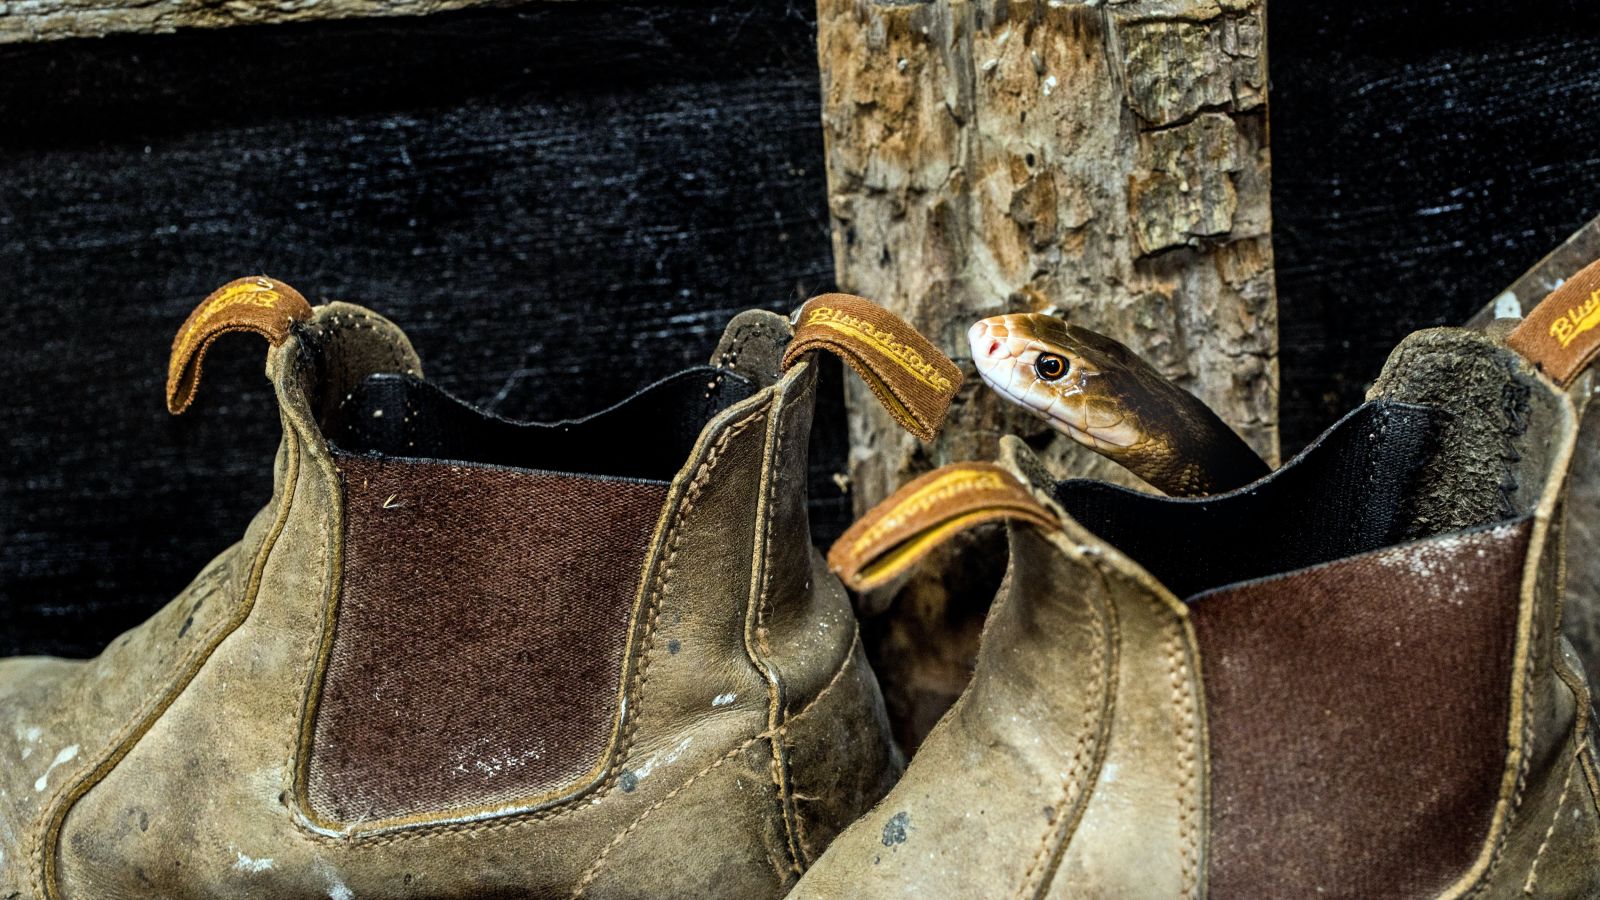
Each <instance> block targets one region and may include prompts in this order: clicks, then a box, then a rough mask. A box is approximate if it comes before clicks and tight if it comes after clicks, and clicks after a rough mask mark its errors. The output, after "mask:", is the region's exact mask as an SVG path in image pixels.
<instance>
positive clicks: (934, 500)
mask: <svg viewBox="0 0 1600 900" xmlns="http://www.w3.org/2000/svg"><path fill="white" fill-rule="evenodd" d="M1005 490H1006V483H1005V481H1004V479H1002V478H1001V477H1000V475H999V474H997V473H995V472H961V471H956V472H951V473H949V474H948V475H945V476H943V477H941V478H936V479H934V480H933V481H932V482H931V483H930V484H928V485H927V486H926V487H923V488H921V489H920V490H918V491H917V492H916V493H914V494H912V495H911V496H909V497H907V498H906V499H905V500H904V501H902V502H901V503H900V504H899V505H897V506H895V507H894V508H893V509H891V510H889V512H888V514H887V515H885V516H884V517H883V518H881V519H879V520H878V521H876V522H874V523H872V527H870V528H868V529H867V530H866V531H863V532H861V536H860V537H858V538H856V539H855V542H854V543H852V544H851V545H850V550H851V552H853V553H856V554H860V553H861V552H862V551H863V550H865V549H867V548H868V547H870V546H871V545H873V544H875V543H877V542H878V541H879V540H880V539H882V538H883V536H884V535H886V534H889V533H890V532H892V531H894V530H896V529H898V528H900V527H901V526H903V525H905V524H906V523H907V522H909V521H911V520H913V519H916V518H918V517H920V516H923V515H925V514H926V513H927V512H928V510H930V509H932V508H933V507H935V506H937V505H939V504H942V503H947V502H949V501H951V500H953V499H955V498H956V497H960V496H962V495H964V494H971V493H973V492H975V491H1001V492H1004V491H1005Z"/></svg>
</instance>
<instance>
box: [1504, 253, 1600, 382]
mask: <svg viewBox="0 0 1600 900" xmlns="http://www.w3.org/2000/svg"><path fill="white" fill-rule="evenodd" d="M1506 344H1507V345H1509V346H1510V347H1511V349H1513V350H1515V351H1517V352H1518V353H1520V354H1522V355H1523V357H1525V358H1526V359H1527V360H1528V361H1529V362H1531V363H1533V364H1534V365H1536V366H1538V367H1539V369H1540V371H1542V372H1544V373H1545V375H1547V376H1549V377H1550V378H1551V380H1553V381H1555V382H1556V383H1557V384H1559V385H1561V386H1562V387H1566V386H1567V385H1569V384H1571V383H1572V380H1573V379H1575V378H1577V377H1578V375H1579V374H1580V373H1581V372H1583V370H1584V369H1585V368H1587V367H1588V366H1589V364H1590V363H1592V362H1594V360H1595V357H1596V356H1600V260H1596V261H1594V262H1592V263H1590V264H1589V265H1587V266H1585V267H1584V268H1583V269H1582V270H1581V271H1579V272H1578V273H1577V274H1576V275H1573V276H1572V277H1571V278H1568V279H1567V280H1566V281H1565V282H1563V283H1562V285H1561V286H1560V287H1558V288H1556V289H1555V290H1553V291H1551V292H1550V295H1549V296H1547V297H1545V298H1544V300H1542V301H1540V303H1539V305H1538V306H1536V307H1534V308H1533V311H1532V312H1530V313H1528V316H1527V318H1525V319H1523V320H1522V324H1520V325H1518V326H1517V327H1516V329H1515V330H1514V331H1512V332H1511V334H1510V335H1509V336H1508V337H1507V338H1506Z"/></svg>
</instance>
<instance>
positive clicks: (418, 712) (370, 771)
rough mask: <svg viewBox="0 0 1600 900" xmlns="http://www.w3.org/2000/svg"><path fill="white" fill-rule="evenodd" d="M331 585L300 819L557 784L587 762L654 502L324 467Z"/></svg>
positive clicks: (512, 478) (461, 805)
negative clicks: (336, 499)
mask: <svg viewBox="0 0 1600 900" xmlns="http://www.w3.org/2000/svg"><path fill="white" fill-rule="evenodd" d="M338 464H339V468H340V471H341V473H342V476H343V481H344V495H345V552H344V584H343V593H342V595H341V597H340V601H339V607H338V623H337V626H336V629H335V634H334V643H333V649H332V652H331V654H330V657H329V660H328V667H327V673H326V676H325V678H324V682H323V688H322V697H321V705H320V706H319V708H318V710H317V719H316V726H315V733H314V737H313V744H312V750H311V760H310V767H309V773H308V774H309V778H308V780H309V784H308V788H309V794H310V801H311V805H312V808H313V809H314V810H315V811H316V812H317V813H318V814H319V815H321V816H323V817H326V818H329V819H332V820H335V821H339V822H356V821H370V820H382V819H389V818H394V817H402V816H411V815H417V814H426V813H434V812H443V811H449V810H458V809H466V808H473V807H479V806H490V805H496V804H503V803H509V802H513V801H517V800H520V799H525V798H529V797H532V796H536V795H542V794H545V793H548V792H550V791H552V790H557V789H561V788H564V787H567V786H571V785H573V784H574V783H575V780H577V779H581V778H582V777H583V776H584V775H586V774H587V773H589V772H590V771H591V770H592V769H593V768H594V767H595V766H596V765H597V764H598V763H599V762H600V759H601V755H602V754H603V753H604V751H605V750H606V748H607V746H608V744H609V739H610V737H611V731H612V726H613V720H614V719H615V717H616V715H617V703H618V700H617V692H618V687H619V685H620V682H621V675H622V666H623V655H624V652H625V650H626V644H627V635H628V621H629V617H630V614H631V611H632V605H633V600H634V593H635V590H636V586H637V584H638V580H639V574H640V570H641V569H642V568H643V566H644V561H645V556H646V552H647V549H648V546H649V543H650V538H651V534H652V533H653V531H654V528H655V524H656V519H657V517H658V516H659V515H660V512H661V507H662V504H663V503H664V502H665V501H666V495H667V486H666V485H665V484H660V483H640V482H628V481H617V480H605V479H596V478H584V477H577V476H569V475H559V474H552V473H544V472H530V471H525V470H517V469H505V468H498V467H489V466H474V465H467V464H461V463H446V462H433V461H414V460H396V459H376V458H370V457H356V456H343V455H341V456H339V457H338Z"/></svg>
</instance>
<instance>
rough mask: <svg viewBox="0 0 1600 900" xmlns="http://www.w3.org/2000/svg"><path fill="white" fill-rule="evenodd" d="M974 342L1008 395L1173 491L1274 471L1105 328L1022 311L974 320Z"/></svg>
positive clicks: (1205, 492)
mask: <svg viewBox="0 0 1600 900" xmlns="http://www.w3.org/2000/svg"><path fill="white" fill-rule="evenodd" d="M967 340H968V342H969V343H970V344H971V346H972V361H973V364H974V365H975V366H976V367H977V370H978V374H979V375H980V376H982V378H983V380H984V381H985V382H986V383H988V385H989V386H990V387H992V388H994V390H995V391H996V392H997V393H999V395H1000V396H1001V397H1003V398H1005V399H1006V400H1009V401H1011V402H1012V403H1015V404H1017V405H1019V406H1021V407H1023V408H1025V409H1027V410H1028V411H1030V412H1032V413H1033V414H1035V415H1037V416H1039V417H1041V418H1043V419H1044V420H1045V421H1047V422H1049V423H1050V425H1051V426H1052V427H1054V428H1055V430H1057V431H1059V432H1061V433H1063V434H1065V435H1066V436H1068V437H1070V438H1071V439H1073V440H1074V441H1077V442H1078V443H1080V444H1082V445H1084V446H1085V447H1088V448H1089V449H1091V450H1093V451H1095V452H1096V453H1099V454H1100V455H1101V456H1104V457H1107V458H1109V459H1111V460H1112V461H1114V462H1116V463H1119V464H1120V465H1122V466H1123V467H1124V468H1126V469H1128V470H1129V471H1131V472H1132V473H1133V474H1135V475H1137V476H1139V477H1140V478H1142V479H1144V480H1145V481H1146V482H1148V483H1149V484H1150V485H1151V486H1152V487H1155V488H1156V489H1157V490H1160V491H1162V492H1163V493H1166V494H1167V495H1169V496H1173V497H1203V496H1209V495H1212V494H1220V493H1225V492H1227V491H1231V490H1235V489H1237V488H1240V487H1243V486H1244V485H1247V484H1249V483H1251V482H1253V481H1255V480H1256V479H1258V478H1261V477H1262V476H1264V475H1266V474H1267V473H1268V472H1269V471H1271V470H1270V468H1269V467H1268V465H1267V464H1266V463H1265V462H1264V461H1262V459H1261V457H1260V456H1258V455H1257V454H1256V452H1255V451H1254V450H1252V449H1250V445H1249V444H1247V443H1245V442H1244V439H1243V438H1241V437H1239V435H1237V434H1235V433H1234V431H1233V430H1232V429H1231V428H1229V427H1228V425H1227V423H1225V422H1223V421H1222V419H1221V418H1220V417H1219V416H1218V415H1217V414H1216V413H1215V412H1213V411H1212V410H1211V408H1210V407H1209V406H1207V405H1206V404H1205V403H1204V402H1202V401H1201V400H1200V399H1199V398H1198V397H1195V396H1194V395H1193V394H1190V393H1189V392H1188V391H1185V390H1184V389H1183V388H1181V387H1179V386H1178V385H1176V384H1174V383H1173V382H1172V381H1170V380H1169V379H1168V378H1167V377H1166V376H1164V375H1162V374H1161V372H1159V371H1158V370H1157V369H1156V368H1155V367H1154V366H1152V365H1151V364H1150V363H1148V362H1146V361H1145V360H1144V359H1143V358H1141V357H1140V356H1139V355H1138V354H1137V353H1135V352H1133V351H1132V350H1130V349H1128V347H1126V346H1125V345H1123V344H1121V343H1119V342H1118V341H1116V340H1114V339H1112V338H1109V337H1107V336H1105V335H1103V334H1100V333H1098V332H1095V331H1091V330H1089V329H1087V328H1083V327H1081V326H1077V325H1071V324H1068V323H1067V322H1064V321H1062V320H1061V319H1058V318H1055V317H1054V316H1048V315H1043V314H1041V313H1015V314H1011V315H1003V316H994V317H992V318H988V319H984V320H982V321H980V322H978V323H976V324H974V325H973V326H972V328H971V329H970V330H969V331H968V332H967Z"/></svg>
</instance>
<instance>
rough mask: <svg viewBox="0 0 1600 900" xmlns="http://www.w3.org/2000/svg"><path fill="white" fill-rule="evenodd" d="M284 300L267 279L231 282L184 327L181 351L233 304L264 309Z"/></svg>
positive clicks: (186, 349) (179, 345) (271, 307)
mask: <svg viewBox="0 0 1600 900" xmlns="http://www.w3.org/2000/svg"><path fill="white" fill-rule="evenodd" d="M282 300H283V296H282V295H281V294H279V293H278V292H277V291H276V290H274V289H273V285H272V284H270V283H269V282H265V281H255V282H246V283H244V284H230V285H228V286H227V287H226V288H224V289H223V290H222V293H220V294H218V295H217V296H216V297H214V298H212V300H211V302H209V303H207V304H206V305H205V306H203V307H201V309H200V312H199V314H198V315H196V316H195V317H194V321H193V322H190V323H189V327H188V328H186V329H184V332H183V340H181V341H180V342H179V344H178V349H179V352H180V353H183V352H187V351H188V349H189V345H190V344H192V343H194V339H195V335H197V334H199V333H200V332H201V331H202V330H203V326H204V325H205V324H206V323H207V322H209V321H211V320H212V319H214V318H216V317H217V315H218V314H219V313H221V312H222V311H223V310H225V309H227V308H229V307H232V306H259V307H262V308H263V309H274V308H276V307H277V305H278V303H279V302H280V301H282Z"/></svg>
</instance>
